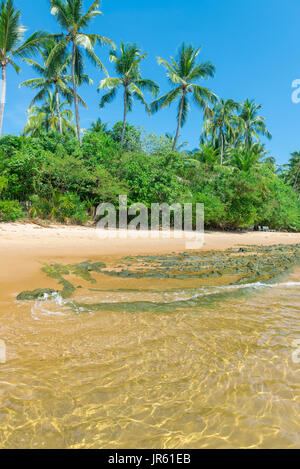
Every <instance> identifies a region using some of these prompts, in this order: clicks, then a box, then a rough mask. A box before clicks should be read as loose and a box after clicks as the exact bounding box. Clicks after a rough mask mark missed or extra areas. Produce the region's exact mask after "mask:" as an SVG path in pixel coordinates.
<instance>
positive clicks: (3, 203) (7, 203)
mask: <svg viewBox="0 0 300 469" xmlns="http://www.w3.org/2000/svg"><path fill="white" fill-rule="evenodd" d="M22 217H24V213H23V211H22V209H21V207H20V205H19V202H18V201H17V200H0V222H8V221H16V220H17V219H18V218H22Z"/></svg>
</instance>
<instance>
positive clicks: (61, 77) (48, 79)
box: [19, 38, 91, 134]
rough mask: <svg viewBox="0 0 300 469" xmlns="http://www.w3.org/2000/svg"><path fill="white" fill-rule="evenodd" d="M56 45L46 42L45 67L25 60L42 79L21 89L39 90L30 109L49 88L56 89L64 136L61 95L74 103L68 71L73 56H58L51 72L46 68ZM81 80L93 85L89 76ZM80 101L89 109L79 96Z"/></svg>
mask: <svg viewBox="0 0 300 469" xmlns="http://www.w3.org/2000/svg"><path fill="white" fill-rule="evenodd" d="M55 45H56V41H55V39H54V38H49V39H48V40H47V41H45V43H44V45H43V49H41V50H40V53H41V56H42V58H43V65H40V64H39V63H38V62H36V61H35V60H32V59H25V61H26V62H27V64H28V65H30V66H31V67H32V68H33V69H34V70H35V71H36V72H37V73H38V74H39V75H41V78H32V79H30V80H26V81H24V82H23V83H21V84H20V85H19V87H20V88H21V87H22V86H27V87H30V88H32V89H34V90H38V93H37V94H36V96H35V97H34V98H33V100H32V101H31V103H30V107H32V106H34V104H36V103H37V102H39V101H41V100H42V99H44V98H45V97H46V95H47V93H48V90H49V88H52V87H54V90H55V98H56V110H57V115H58V119H59V131H60V133H61V134H62V133H63V131H62V120H61V116H60V94H61V95H62V96H63V97H64V98H66V99H67V100H68V102H69V103H70V104H71V103H72V101H73V90H72V88H70V86H69V84H70V83H71V82H72V76H71V75H69V74H67V69H68V66H69V65H70V63H71V60H72V56H71V55H69V56H68V55H67V54H66V53H65V51H63V53H62V54H61V55H57V56H56V57H55V62H54V63H53V64H52V67H51V70H49V69H48V68H47V66H46V62H47V59H48V56H49V54H50V52H51V50H52V49H53V47H55ZM80 78H81V81H82V82H85V83H91V80H90V78H89V77H88V76H87V75H83V76H81V77H80ZM78 101H79V103H80V104H82V105H83V106H84V107H85V108H87V106H86V104H85V102H84V101H83V99H82V98H81V97H80V96H79V95H78Z"/></svg>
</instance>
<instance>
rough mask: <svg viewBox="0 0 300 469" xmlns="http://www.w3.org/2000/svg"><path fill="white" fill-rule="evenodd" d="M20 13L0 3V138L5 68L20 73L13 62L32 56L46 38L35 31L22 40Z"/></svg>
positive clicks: (22, 31) (4, 96)
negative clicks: (0, 73)
mask: <svg viewBox="0 0 300 469" xmlns="http://www.w3.org/2000/svg"><path fill="white" fill-rule="evenodd" d="M20 16H21V11H20V10H16V9H15V8H14V5H13V2H12V0H6V1H2V2H1V6H0V63H1V68H2V93H1V104H0V137H1V135H2V128H3V118H4V109H5V100H6V88H7V82H6V68H7V66H8V65H9V64H10V65H11V66H12V67H13V68H14V69H15V71H16V72H17V73H20V72H21V69H20V67H19V66H18V65H17V64H16V62H15V60H17V59H20V58H24V57H26V56H30V55H33V54H34V53H35V52H37V51H38V47H39V45H40V44H41V42H42V41H43V40H45V38H46V37H47V34H46V33H43V32H41V31H37V32H35V33H34V34H32V35H31V36H30V37H29V38H28V39H27V40H26V41H24V40H23V36H24V33H25V31H26V28H24V26H22V25H21V24H20Z"/></svg>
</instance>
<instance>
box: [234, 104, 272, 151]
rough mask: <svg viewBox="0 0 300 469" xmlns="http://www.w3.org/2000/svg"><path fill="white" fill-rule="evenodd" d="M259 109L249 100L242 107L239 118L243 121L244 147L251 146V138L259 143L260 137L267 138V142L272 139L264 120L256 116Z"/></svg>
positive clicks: (259, 106) (258, 106)
mask: <svg viewBox="0 0 300 469" xmlns="http://www.w3.org/2000/svg"><path fill="white" fill-rule="evenodd" d="M261 107H262V106H261V105H256V104H255V103H254V101H249V99H247V100H246V101H245V102H244V104H243V106H242V111H241V114H240V118H241V119H242V121H243V128H244V142H245V145H246V146H249V145H250V144H251V142H252V140H253V138H255V139H256V140H257V141H258V142H259V136H260V135H263V136H264V137H267V138H268V139H269V140H271V138H272V134H271V133H270V132H269V131H268V130H267V127H266V122H265V121H266V120H265V118H264V117H262V116H260V115H258V111H259V110H260V109H261Z"/></svg>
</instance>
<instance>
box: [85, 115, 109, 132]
mask: <svg viewBox="0 0 300 469" xmlns="http://www.w3.org/2000/svg"><path fill="white" fill-rule="evenodd" d="M107 128H108V124H107V123H106V122H102V120H101V119H100V118H99V119H97V120H96V121H94V122H92V123H91V127H90V128H89V130H88V132H89V133H92V132H104V133H105V132H107Z"/></svg>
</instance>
